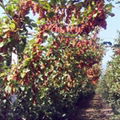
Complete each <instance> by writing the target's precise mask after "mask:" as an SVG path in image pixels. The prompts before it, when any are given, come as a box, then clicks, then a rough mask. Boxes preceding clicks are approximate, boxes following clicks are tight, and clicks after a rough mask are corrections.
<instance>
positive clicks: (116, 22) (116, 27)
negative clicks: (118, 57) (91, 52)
mask: <svg viewBox="0 0 120 120" xmlns="http://www.w3.org/2000/svg"><path fill="white" fill-rule="evenodd" d="M119 6H120V5H115V7H114V8H113V11H112V12H113V13H114V14H115V16H114V17H108V18H107V29H106V30H104V29H102V30H101V31H100V34H99V37H100V38H101V39H102V40H103V41H110V42H112V44H114V43H115V39H116V38H117V36H118V34H117V31H120V7H119ZM112 56H113V50H112V48H110V47H109V48H106V54H105V55H104V57H103V60H102V69H103V73H104V71H105V70H106V68H107V63H108V62H109V61H111V60H112Z"/></svg>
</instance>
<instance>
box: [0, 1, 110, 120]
mask: <svg viewBox="0 0 120 120" xmlns="http://www.w3.org/2000/svg"><path fill="white" fill-rule="evenodd" d="M1 7H2V8H3V10H4V11H5V17H3V18H1V20H0V22H1V24H0V53H1V54H0V60H1V61H0V62H1V64H0V65H1V68H0V71H1V74H0V76H1V77H0V81H1V90H0V92H1V107H0V113H1V118H2V119H5V118H9V119H15V120H17V119H23V118H24V119H29V120H33V119H36V120H37V119H41V120H45V119H47V120H50V119H52V120H56V119H57V120H59V119H60V120H61V119H64V120H67V119H69V115H70V113H71V112H72V111H74V108H75V107H73V106H74V105H75V104H76V102H77V100H78V98H79V97H80V95H87V94H88V93H92V92H94V87H95V84H96V83H97V81H98V78H99V75H100V61H101V57H102V54H103V52H102V51H103V50H102V48H101V47H100V45H99V43H98V38H97V34H98V31H99V29H100V28H101V27H103V28H106V21H105V20H106V18H107V13H109V11H110V9H108V7H109V8H110V6H109V5H105V2H104V0H99V1H96V0H89V1H88V0H84V1H79V0H78V1H71V0H49V1H47V0H45V1H42V0H26V1H24V0H9V1H8V2H7V3H4V2H3V1H1ZM30 11H32V13H33V14H34V15H38V16H39V17H38V19H37V22H35V21H36V20H35V19H31V18H30V16H29V13H30ZM30 29H33V33H30V32H29V31H30ZM12 53H15V54H16V55H17V56H18V64H17V65H12V64H11V56H12ZM11 95H17V98H16V100H15V101H14V102H11ZM58 103H59V104H58Z"/></svg>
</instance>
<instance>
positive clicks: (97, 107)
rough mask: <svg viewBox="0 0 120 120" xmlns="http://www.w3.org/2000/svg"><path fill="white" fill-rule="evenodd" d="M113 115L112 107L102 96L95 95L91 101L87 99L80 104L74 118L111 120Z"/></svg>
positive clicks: (81, 119) (75, 119) (78, 119)
mask: <svg viewBox="0 0 120 120" xmlns="http://www.w3.org/2000/svg"><path fill="white" fill-rule="evenodd" d="M80 108H81V109H80ZM112 115H113V113H112V109H111V108H110V107H109V106H108V105H107V104H106V103H105V102H104V101H103V100H102V98H101V96H100V95H94V96H93V98H92V99H91V100H90V102H88V100H87V99H86V100H84V101H83V102H81V103H80V104H79V105H78V107H77V110H76V115H75V116H74V120H109V118H110V117H111V116H112Z"/></svg>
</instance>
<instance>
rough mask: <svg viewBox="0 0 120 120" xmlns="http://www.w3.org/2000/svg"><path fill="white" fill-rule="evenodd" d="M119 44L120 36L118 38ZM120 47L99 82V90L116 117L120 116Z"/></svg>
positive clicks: (116, 49)
mask: <svg viewBox="0 0 120 120" xmlns="http://www.w3.org/2000/svg"><path fill="white" fill-rule="evenodd" d="M117 42H118V45H119V38H118V39H117ZM119 51H120V48H115V54H114V57H113V59H112V61H111V62H109V64H108V67H107V71H106V73H105V75H104V76H103V78H102V79H101V81H100V84H99V91H100V93H101V94H102V96H103V98H105V100H106V101H107V102H108V103H109V104H110V105H111V107H112V108H113V111H114V113H115V114H116V115H115V117H116V119H115V120H117V117H118V118H119V115H117V114H119V113H120V92H119V91H120V79H119V78H120V52H119ZM113 119H114V117H113Z"/></svg>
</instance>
